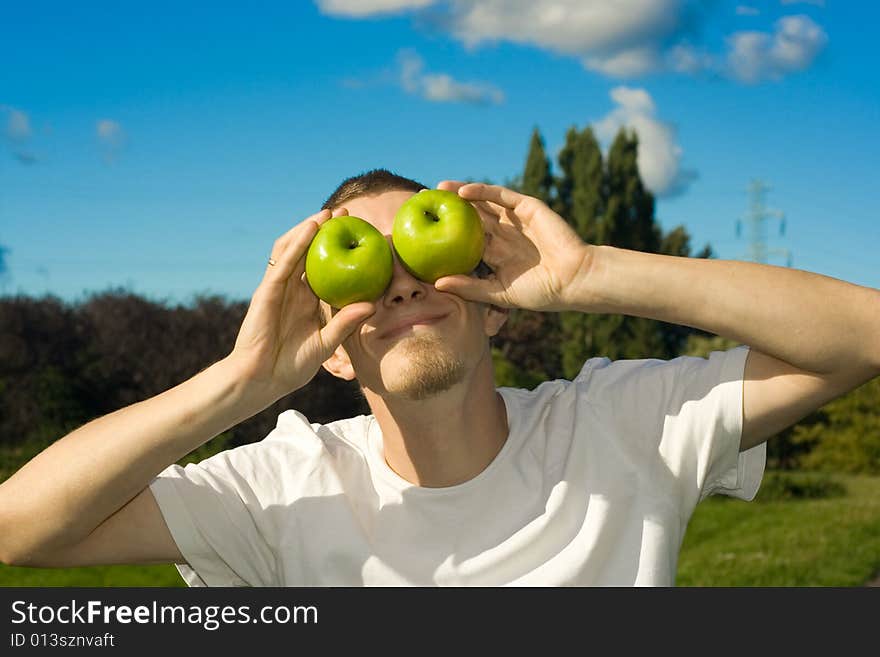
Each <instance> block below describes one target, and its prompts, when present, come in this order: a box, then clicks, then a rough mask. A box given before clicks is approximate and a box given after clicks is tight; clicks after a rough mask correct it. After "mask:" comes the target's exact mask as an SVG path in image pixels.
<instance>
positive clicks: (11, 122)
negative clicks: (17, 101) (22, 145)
mask: <svg viewBox="0 0 880 657" xmlns="http://www.w3.org/2000/svg"><path fill="white" fill-rule="evenodd" d="M0 111H2V112H3V113H4V114H6V126H5V128H4V134H5V135H6V137H7V138H8V139H12V140H13V141H23V140H26V139H29V138H30V136H31V135H32V134H33V130H31V119H30V117H29V116H28V115H27V114H25V113H24V112H22V111H21V110H19V109H15V108H14V107H10V106H9V105H0Z"/></svg>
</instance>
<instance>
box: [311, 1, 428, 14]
mask: <svg viewBox="0 0 880 657" xmlns="http://www.w3.org/2000/svg"><path fill="white" fill-rule="evenodd" d="M433 3H434V0H317V4H318V9H320V10H321V11H322V12H323V13H325V14H328V15H331V16H345V17H348V18H366V17H367V16H372V15H374V14H390V13H393V12H399V11H406V10H408V9H422V8H424V7H428V6H429V5H431V4H433Z"/></svg>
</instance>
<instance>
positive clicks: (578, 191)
mask: <svg viewBox="0 0 880 657" xmlns="http://www.w3.org/2000/svg"><path fill="white" fill-rule="evenodd" d="M559 166H560V169H561V170H562V175H561V176H560V177H559V178H558V179H557V199H558V202H557V204H556V206H555V209H556V211H557V212H558V213H559V214H560V215H562V216H563V217H565V219H566V221H568V223H570V224H571V225H572V227H573V228H574V229H575V231H576V232H577V234H578V235H579V236H580V237H581V239H583V240H584V241H585V242H586V243H588V244H597V243H601V242H599V241H597V238H598V232H597V227H598V225H599V220H600V217H601V214H602V211H603V207H604V199H603V192H602V190H603V185H604V179H603V178H604V176H603V167H602V151H601V149H600V148H599V142H598V141H597V140H596V137H595V135H594V134H593V131H592V129H591V128H589V127H587V128H585V129H584V130H583V131H580V132H578V131H577V130H576V129H575V128H570V129H569V131H568V133H567V134H566V140H565V146H564V147H563V149H562V151H561V152H560V154H559ZM592 321H593V320H591V318H590V317H589V316H587V315H584V314H583V313H579V312H562V313H559V328H560V360H561V362H560V365H561V369H562V372H561V374H562V375H563V376H565V377H567V378H572V377H573V376H574V375H575V374H577V372H578V370H580V368H581V366H582V365H583V363H584V361H585V360H586V359H587V358H588V357H589V356H590V355H593V354H594V353H595V346H594V345H593V346H591V344H592V342H593V340H592V339H591V338H592V336H593V335H594V334H595V330H594V329H593V328H592V327H591V326H590V324H591V322H592Z"/></svg>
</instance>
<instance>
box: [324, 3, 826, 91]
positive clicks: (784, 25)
mask: <svg viewBox="0 0 880 657" xmlns="http://www.w3.org/2000/svg"><path fill="white" fill-rule="evenodd" d="M800 1H801V2H808V3H809V4H824V3H823V2H820V0H800ZM317 2H318V6H319V7H320V8H321V9H322V11H324V12H325V13H329V14H333V15H338V16H344V17H348V18H368V17H370V16H375V15H383V14H387V13H389V12H393V11H404V10H413V11H416V12H418V11H419V10H425V9H426V8H428V7H432V9H429V10H428V11H427V12H425V13H423V14H422V15H423V17H425V18H426V19H427V20H426V23H425V24H429V25H432V26H434V28H435V29H437V30H445V31H447V32H449V33H450V34H452V36H453V37H454V38H456V39H458V40H460V41H461V42H462V43H463V44H464V45H465V46H466V47H468V48H476V47H478V46H481V45H484V44H493V43H498V42H508V43H515V44H519V45H522V46H528V47H534V48H539V49H541V50H545V51H548V52H553V53H556V54H560V55H563V56H568V57H574V58H576V59H577V60H578V61H580V62H581V64H582V65H583V66H584V68H585V69H587V70H589V71H595V72H597V73H600V74H602V75H605V76H608V77H612V78H634V77H639V76H644V75H648V74H651V73H664V72H667V73H678V74H684V75H697V74H700V73H703V72H710V73H712V74H714V75H724V76H728V77H732V78H733V79H737V80H741V81H745V82H757V81H762V80H777V79H779V78H780V77H782V76H783V75H785V74H788V73H792V72H795V71H799V70H803V69H804V68H806V67H807V66H809V65H810V63H812V61H813V59H814V57H815V55H816V54H818V52H819V51H820V50H821V49H822V48H823V47H824V44H825V42H826V41H827V37H826V36H825V33H824V32H823V31H822V28H821V27H819V26H818V25H816V24H815V23H813V22H812V21H811V20H810V19H809V18H807V17H806V16H788V17H786V18H783V19H782V20H781V21H779V22H778V23H777V28H776V32H775V33H773V34H770V33H765V32H737V33H734V34H732V35H731V36H729V37H728V39H727V50H726V51H723V52H722V51H720V50H719V51H713V52H709V51H708V50H707V49H706V48H705V47H701V48H699V49H698V48H696V47H694V46H693V45H691V44H692V43H698V44H699V43H700V41H701V40H702V38H703V35H701V34H700V32H701V31H702V30H703V27H704V23H705V22H706V20H707V16H708V15H709V13H710V12H711V11H713V6H714V4H715V3H706V2H705V1H704V0H443V1H442V2H440V1H438V0H360V1H356V0H317ZM783 4H794V0H783ZM736 13H737V14H738V15H740V16H755V15H758V14H759V13H760V12H759V10H758V9H757V8H755V7H753V6H751V5H746V4H739V5H736ZM453 82H454V80H452V79H451V78H450V79H437V80H435V81H434V85H435V86H436V87H437V88H448V89H452V88H453V87H455V85H454V84H451V83H453ZM473 91H474V90H463V89H458V90H457V91H456V92H449V93H452V95H456V94H458V93H460V94H461V95H462V96H467V95H469V94H472V93H473ZM443 93H447V92H443Z"/></svg>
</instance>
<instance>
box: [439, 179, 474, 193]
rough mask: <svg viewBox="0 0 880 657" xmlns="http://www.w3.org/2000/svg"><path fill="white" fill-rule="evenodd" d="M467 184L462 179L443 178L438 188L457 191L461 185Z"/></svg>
mask: <svg viewBox="0 0 880 657" xmlns="http://www.w3.org/2000/svg"><path fill="white" fill-rule="evenodd" d="M466 184H467V183H465V182H462V181H460V180H441V181H440V182H438V183H437V189H442V190H444V191H446V192H457V191H458V190H459V188H460V187H462V186H463V185H466Z"/></svg>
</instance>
